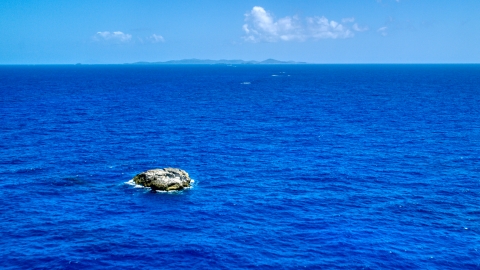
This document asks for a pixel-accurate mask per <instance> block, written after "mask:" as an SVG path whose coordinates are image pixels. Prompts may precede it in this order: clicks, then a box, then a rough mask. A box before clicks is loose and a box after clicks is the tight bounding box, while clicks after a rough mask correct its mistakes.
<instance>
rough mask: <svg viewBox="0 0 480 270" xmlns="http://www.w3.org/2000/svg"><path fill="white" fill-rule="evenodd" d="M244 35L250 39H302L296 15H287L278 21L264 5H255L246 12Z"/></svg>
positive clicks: (270, 40)
mask: <svg viewBox="0 0 480 270" xmlns="http://www.w3.org/2000/svg"><path fill="white" fill-rule="evenodd" d="M245 21H246V24H244V25H243V31H244V32H245V33H246V36H245V37H244V39H245V40H248V41H254V42H256V41H268V42H275V41H278V40H285V41H288V40H295V39H297V40H301V39H302V35H301V33H300V30H301V28H300V25H299V22H298V19H297V18H296V17H285V18H281V19H279V20H277V21H275V20H274V18H273V16H272V15H271V14H270V13H268V12H267V11H265V9H263V8H262V7H258V6H255V7H253V9H252V10H251V11H250V12H249V13H247V14H245Z"/></svg>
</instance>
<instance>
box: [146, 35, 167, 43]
mask: <svg viewBox="0 0 480 270" xmlns="http://www.w3.org/2000/svg"><path fill="white" fill-rule="evenodd" d="M148 40H150V41H151V42H152V43H158V42H165V39H164V38H163V37H162V36H160V35H157V34H153V35H151V36H149V37H148Z"/></svg>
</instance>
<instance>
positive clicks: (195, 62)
mask: <svg viewBox="0 0 480 270" xmlns="http://www.w3.org/2000/svg"><path fill="white" fill-rule="evenodd" d="M219 64H220V65H280V64H290V65H292V64H308V63H307V62H296V61H280V60H276V59H272V58H269V59H266V60H263V61H253V60H252V61H245V60H240V59H234V60H227V59H220V60H211V59H196V58H191V59H181V60H169V61H164V62H146V61H142V62H135V63H130V65H219Z"/></svg>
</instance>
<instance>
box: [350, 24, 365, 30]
mask: <svg viewBox="0 0 480 270" xmlns="http://www.w3.org/2000/svg"><path fill="white" fill-rule="evenodd" d="M352 29H353V30H354V31H357V32H364V31H367V30H368V27H366V26H365V27H360V26H358V23H354V24H353V25H352Z"/></svg>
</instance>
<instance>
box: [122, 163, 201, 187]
mask: <svg viewBox="0 0 480 270" xmlns="http://www.w3.org/2000/svg"><path fill="white" fill-rule="evenodd" d="M132 180H133V182H135V184H137V185H141V186H144V187H150V188H151V189H152V190H165V191H171V190H182V189H184V188H187V187H190V184H191V182H192V179H191V178H190V176H189V175H188V173H187V172H186V171H184V170H180V169H176V168H164V169H153V170H148V171H146V172H142V173H139V174H137V175H136V176H135V177H134V178H133V179H132Z"/></svg>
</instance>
